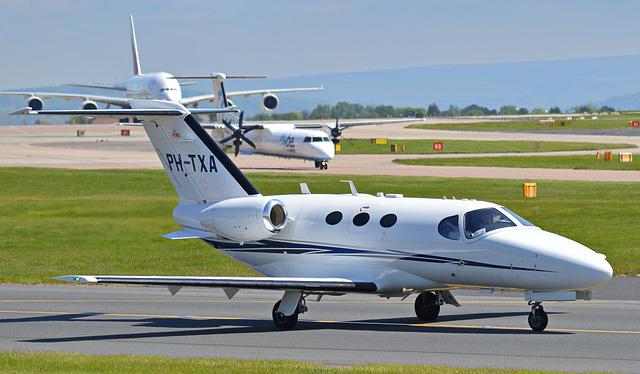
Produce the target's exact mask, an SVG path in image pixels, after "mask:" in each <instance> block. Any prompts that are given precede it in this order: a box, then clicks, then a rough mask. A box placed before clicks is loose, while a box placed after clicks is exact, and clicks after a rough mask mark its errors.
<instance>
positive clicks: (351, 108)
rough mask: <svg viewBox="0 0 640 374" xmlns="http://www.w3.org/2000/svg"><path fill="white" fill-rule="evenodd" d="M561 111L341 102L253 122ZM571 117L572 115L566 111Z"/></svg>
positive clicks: (585, 108) (589, 107) (582, 108)
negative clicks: (416, 106)
mask: <svg viewBox="0 0 640 374" xmlns="http://www.w3.org/2000/svg"><path fill="white" fill-rule="evenodd" d="M571 110H572V111H573V112H572V113H583V112H588V113H593V112H614V111H615V109H614V108H612V107H610V106H606V105H604V106H602V107H600V108H598V107H596V106H595V105H593V104H584V105H579V106H575V107H572V108H571ZM561 113H562V110H561V109H560V108H559V107H557V106H555V107H551V108H549V109H548V110H545V109H543V108H533V109H531V110H529V109H527V108H519V107H516V106H515V105H503V106H502V107H500V109H499V110H496V109H489V108H486V107H483V106H480V105H476V104H472V105H469V106H467V107H464V108H460V107H458V106H456V105H453V104H452V105H449V108H448V109H446V110H443V111H441V110H440V108H438V105H437V104H436V103H433V104H431V105H429V107H428V108H426V109H425V108H414V107H399V108H396V107H393V106H391V105H377V106H372V105H367V106H364V105H361V104H353V103H348V102H344V101H341V102H338V103H337V104H336V105H328V104H318V106H317V107H316V108H315V109H313V110H312V111H311V112H309V111H308V110H303V111H300V112H288V113H272V114H266V113H261V114H258V115H256V116H253V117H251V118H248V119H249V120H252V121H300V120H316V119H318V120H327V119H334V118H344V119H356V118H391V117H441V116H442V117H460V116H464V117H467V116H491V115H518V114H520V115H527V114H561ZM567 113H569V111H567Z"/></svg>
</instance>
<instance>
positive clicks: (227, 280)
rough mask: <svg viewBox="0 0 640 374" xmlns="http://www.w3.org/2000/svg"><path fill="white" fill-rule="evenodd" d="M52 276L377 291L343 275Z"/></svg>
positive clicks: (120, 281)
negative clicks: (340, 276)
mask: <svg viewBox="0 0 640 374" xmlns="http://www.w3.org/2000/svg"><path fill="white" fill-rule="evenodd" d="M54 279H58V280H62V281H66V282H72V283H109V284H134V285H152V286H167V287H170V290H171V292H172V293H175V292H178V290H179V288H180V287H212V288H224V289H262V290H284V291H302V292H365V293H370V292H375V291H376V290H377V286H376V284H375V283H373V282H355V281H352V280H349V279H343V278H285V277H179V276H176V277H174V276H126V275H125V276H121V275H66V276H62V277H56V278H54ZM171 288H173V289H171ZM174 291H175V292H174Z"/></svg>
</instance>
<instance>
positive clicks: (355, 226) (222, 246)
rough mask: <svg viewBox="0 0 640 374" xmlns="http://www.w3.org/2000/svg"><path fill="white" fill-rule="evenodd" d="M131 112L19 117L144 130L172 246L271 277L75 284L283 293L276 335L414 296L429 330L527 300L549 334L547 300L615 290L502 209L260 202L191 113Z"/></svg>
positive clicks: (366, 201)
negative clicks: (342, 309) (367, 299)
mask: <svg viewBox="0 0 640 374" xmlns="http://www.w3.org/2000/svg"><path fill="white" fill-rule="evenodd" d="M131 107H132V108H133V109H130V110H125V109H122V110H94V111H86V110H76V111H33V110H31V108H24V109H22V110H19V111H17V112H15V113H14V114H48V115H53V114H59V115H88V116H97V115H99V116H114V117H119V116H122V115H123V114H125V115H127V116H135V117H137V118H139V119H140V120H142V123H143V125H144V128H145V130H146V132H147V134H148V136H149V138H150V139H151V142H152V143H153V146H154V147H155V148H156V150H157V153H158V156H159V158H160V160H161V162H162V164H163V166H164V168H165V170H166V172H167V175H168V177H169V179H170V180H171V183H172V184H173V186H174V187H175V190H176V192H177V194H178V196H179V200H178V206H177V207H176V208H175V210H174V212H173V217H174V220H175V221H176V222H177V223H178V224H179V225H181V226H182V227H183V229H182V230H180V231H177V232H174V233H171V234H167V235H165V237H166V238H170V239H201V240H203V241H204V242H205V243H207V244H208V245H210V246H211V247H213V248H215V249H217V250H218V251H220V252H222V253H224V254H225V255H227V256H228V257H230V258H232V259H234V260H236V261H239V262H240V263H242V264H244V265H247V266H249V267H250V268H251V269H253V270H255V271H256V272H258V273H260V274H262V275H264V277H207V276H202V277H181V276H126V275H124V276H112V275H68V276H62V277H59V278H57V279H60V280H64V281H70V282H75V283H115V284H139V285H162V286H168V288H169V290H170V291H171V293H173V294H175V293H176V292H178V291H179V290H180V288H181V287H185V286H192V287H218V288H222V289H223V290H224V292H225V293H226V295H227V296H228V297H229V298H232V297H233V296H234V295H235V294H236V292H237V291H238V290H239V289H244V288H253V289H267V290H281V291H284V295H283V297H282V299H281V300H280V301H278V302H277V303H276V304H275V306H274V307H273V312H272V317H273V321H274V323H275V324H276V326H277V327H279V328H282V329H290V328H293V327H294V326H295V325H296V323H297V321H298V315H299V314H300V313H304V312H306V311H307V306H306V299H307V298H308V297H309V296H310V295H317V296H318V299H317V300H318V301H319V300H320V298H321V297H322V296H323V295H342V294H345V293H348V292H359V293H368V294H372V295H379V296H381V297H387V298H389V297H402V298H406V297H408V296H409V295H411V294H414V293H415V294H418V297H417V298H416V300H415V313H416V315H417V317H418V318H419V319H420V320H423V321H433V320H435V319H436V318H437V316H438V314H439V312H440V306H441V305H444V304H451V305H455V306H459V304H458V302H457V301H456V299H455V298H454V297H453V295H452V293H451V291H452V290H455V289H463V288H464V289H478V290H484V291H502V290H508V291H524V292H525V300H526V301H529V304H530V305H531V313H530V314H529V319H528V320H529V325H530V326H531V328H532V329H533V330H536V331H542V330H544V329H545V327H546V326H547V322H548V317H547V314H546V313H545V311H544V310H543V308H542V305H541V303H542V302H543V301H551V300H553V301H566V300H575V299H577V298H580V299H590V297H591V291H589V290H590V289H592V288H594V287H598V286H600V285H603V284H605V283H606V282H608V281H609V280H610V279H611V276H612V273H613V271H612V268H611V266H610V265H609V263H608V262H607V261H606V259H605V256H604V255H602V254H599V253H596V252H594V251H592V250H591V249H589V248H587V247H585V246H583V245H581V244H579V243H577V242H575V241H573V240H570V239H567V238H564V237H562V236H559V235H556V234H552V233H550V232H547V231H543V230H541V229H539V228H537V227H535V226H533V225H532V224H531V223H529V222H527V221H526V220H524V219H523V218H521V217H519V216H518V215H516V214H515V213H513V212H511V211H510V210H508V209H507V208H505V207H502V206H500V205H496V204H492V203H489V202H482V201H475V200H447V199H442V200H441V199H425V198H408V197H403V196H402V195H399V194H387V195H385V194H383V193H378V194H377V195H376V196H372V195H366V194H360V193H358V192H357V190H356V188H355V186H354V185H353V183H350V186H351V193H350V194H346V195H325V194H312V193H310V191H309V188H308V187H307V186H306V184H304V183H302V184H301V189H302V193H301V194H297V195H276V196H263V195H261V194H260V192H259V191H258V190H257V189H256V188H255V187H254V186H253V184H251V182H250V181H249V180H248V179H247V178H246V177H245V175H244V174H242V172H241V171H240V170H239V169H238V168H237V167H236V165H235V164H234V163H233V162H232V160H231V159H230V158H229V157H228V156H227V154H226V153H225V152H224V151H223V150H222V149H221V148H220V147H219V146H218V144H217V143H216V142H215V141H214V140H213V139H212V138H211V137H210V135H209V134H208V133H207V131H206V130H205V129H204V128H203V127H202V126H201V125H200V123H199V122H198V121H197V119H196V118H195V117H194V116H193V115H192V113H194V111H193V110H189V109H186V108H185V107H184V106H182V105H180V104H179V103H176V102H169V101H138V100H132V101H131Z"/></svg>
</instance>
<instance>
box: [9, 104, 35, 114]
mask: <svg viewBox="0 0 640 374" xmlns="http://www.w3.org/2000/svg"><path fill="white" fill-rule="evenodd" d="M27 114H37V112H34V111H33V108H31V107H28V106H27V107H24V108H20V109H18V110H16V111H15V112H11V113H9V115H10V116H23V115H27Z"/></svg>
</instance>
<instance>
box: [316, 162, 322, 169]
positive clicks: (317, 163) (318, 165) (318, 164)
mask: <svg viewBox="0 0 640 374" xmlns="http://www.w3.org/2000/svg"><path fill="white" fill-rule="evenodd" d="M316 167H317V168H319V167H320V161H316ZM320 170H322V169H320Z"/></svg>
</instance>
